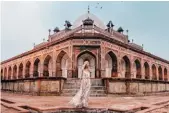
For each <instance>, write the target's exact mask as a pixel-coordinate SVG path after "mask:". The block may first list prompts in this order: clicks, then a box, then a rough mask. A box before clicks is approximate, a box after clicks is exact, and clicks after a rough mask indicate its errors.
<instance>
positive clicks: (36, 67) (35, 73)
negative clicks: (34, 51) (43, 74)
mask: <svg viewBox="0 0 169 113" xmlns="http://www.w3.org/2000/svg"><path fill="white" fill-rule="evenodd" d="M39 75H40V60H39V58H36V60H35V61H34V64H33V77H38V76H39Z"/></svg>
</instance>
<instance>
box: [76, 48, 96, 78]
mask: <svg viewBox="0 0 169 113" xmlns="http://www.w3.org/2000/svg"><path fill="white" fill-rule="evenodd" d="M86 60H87V61H89V67H90V71H91V78H96V56H95V55H94V54H93V53H92V52H90V51H83V52H81V53H80V54H79V55H78V56H77V66H78V78H81V75H82V65H83V63H84V61H86Z"/></svg>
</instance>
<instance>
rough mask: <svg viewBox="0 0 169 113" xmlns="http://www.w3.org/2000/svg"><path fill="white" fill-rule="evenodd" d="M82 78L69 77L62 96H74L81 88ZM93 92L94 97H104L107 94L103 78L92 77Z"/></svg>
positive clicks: (91, 94) (91, 93)
mask: <svg viewBox="0 0 169 113" xmlns="http://www.w3.org/2000/svg"><path fill="white" fill-rule="evenodd" d="M80 82H81V80H80V79H77V78H76V79H75V78H68V79H67V80H66V81H65V83H64V85H63V90H62V96H74V95H75V94H76V93H77V92H78V90H79V89H80ZM91 84H92V86H91V92H90V96H92V97H104V96H107V95H106V88H105V86H104V84H103V81H102V79H91Z"/></svg>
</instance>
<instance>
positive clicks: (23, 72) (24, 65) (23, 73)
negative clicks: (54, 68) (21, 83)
mask: <svg viewBox="0 0 169 113" xmlns="http://www.w3.org/2000/svg"><path fill="white" fill-rule="evenodd" d="M25 67H26V64H25V61H23V71H22V75H23V78H25Z"/></svg>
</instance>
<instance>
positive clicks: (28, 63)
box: [25, 61, 31, 78]
mask: <svg viewBox="0 0 169 113" xmlns="http://www.w3.org/2000/svg"><path fill="white" fill-rule="evenodd" d="M30 66H31V63H30V61H28V62H27V63H26V68H25V78H29V77H30Z"/></svg>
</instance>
